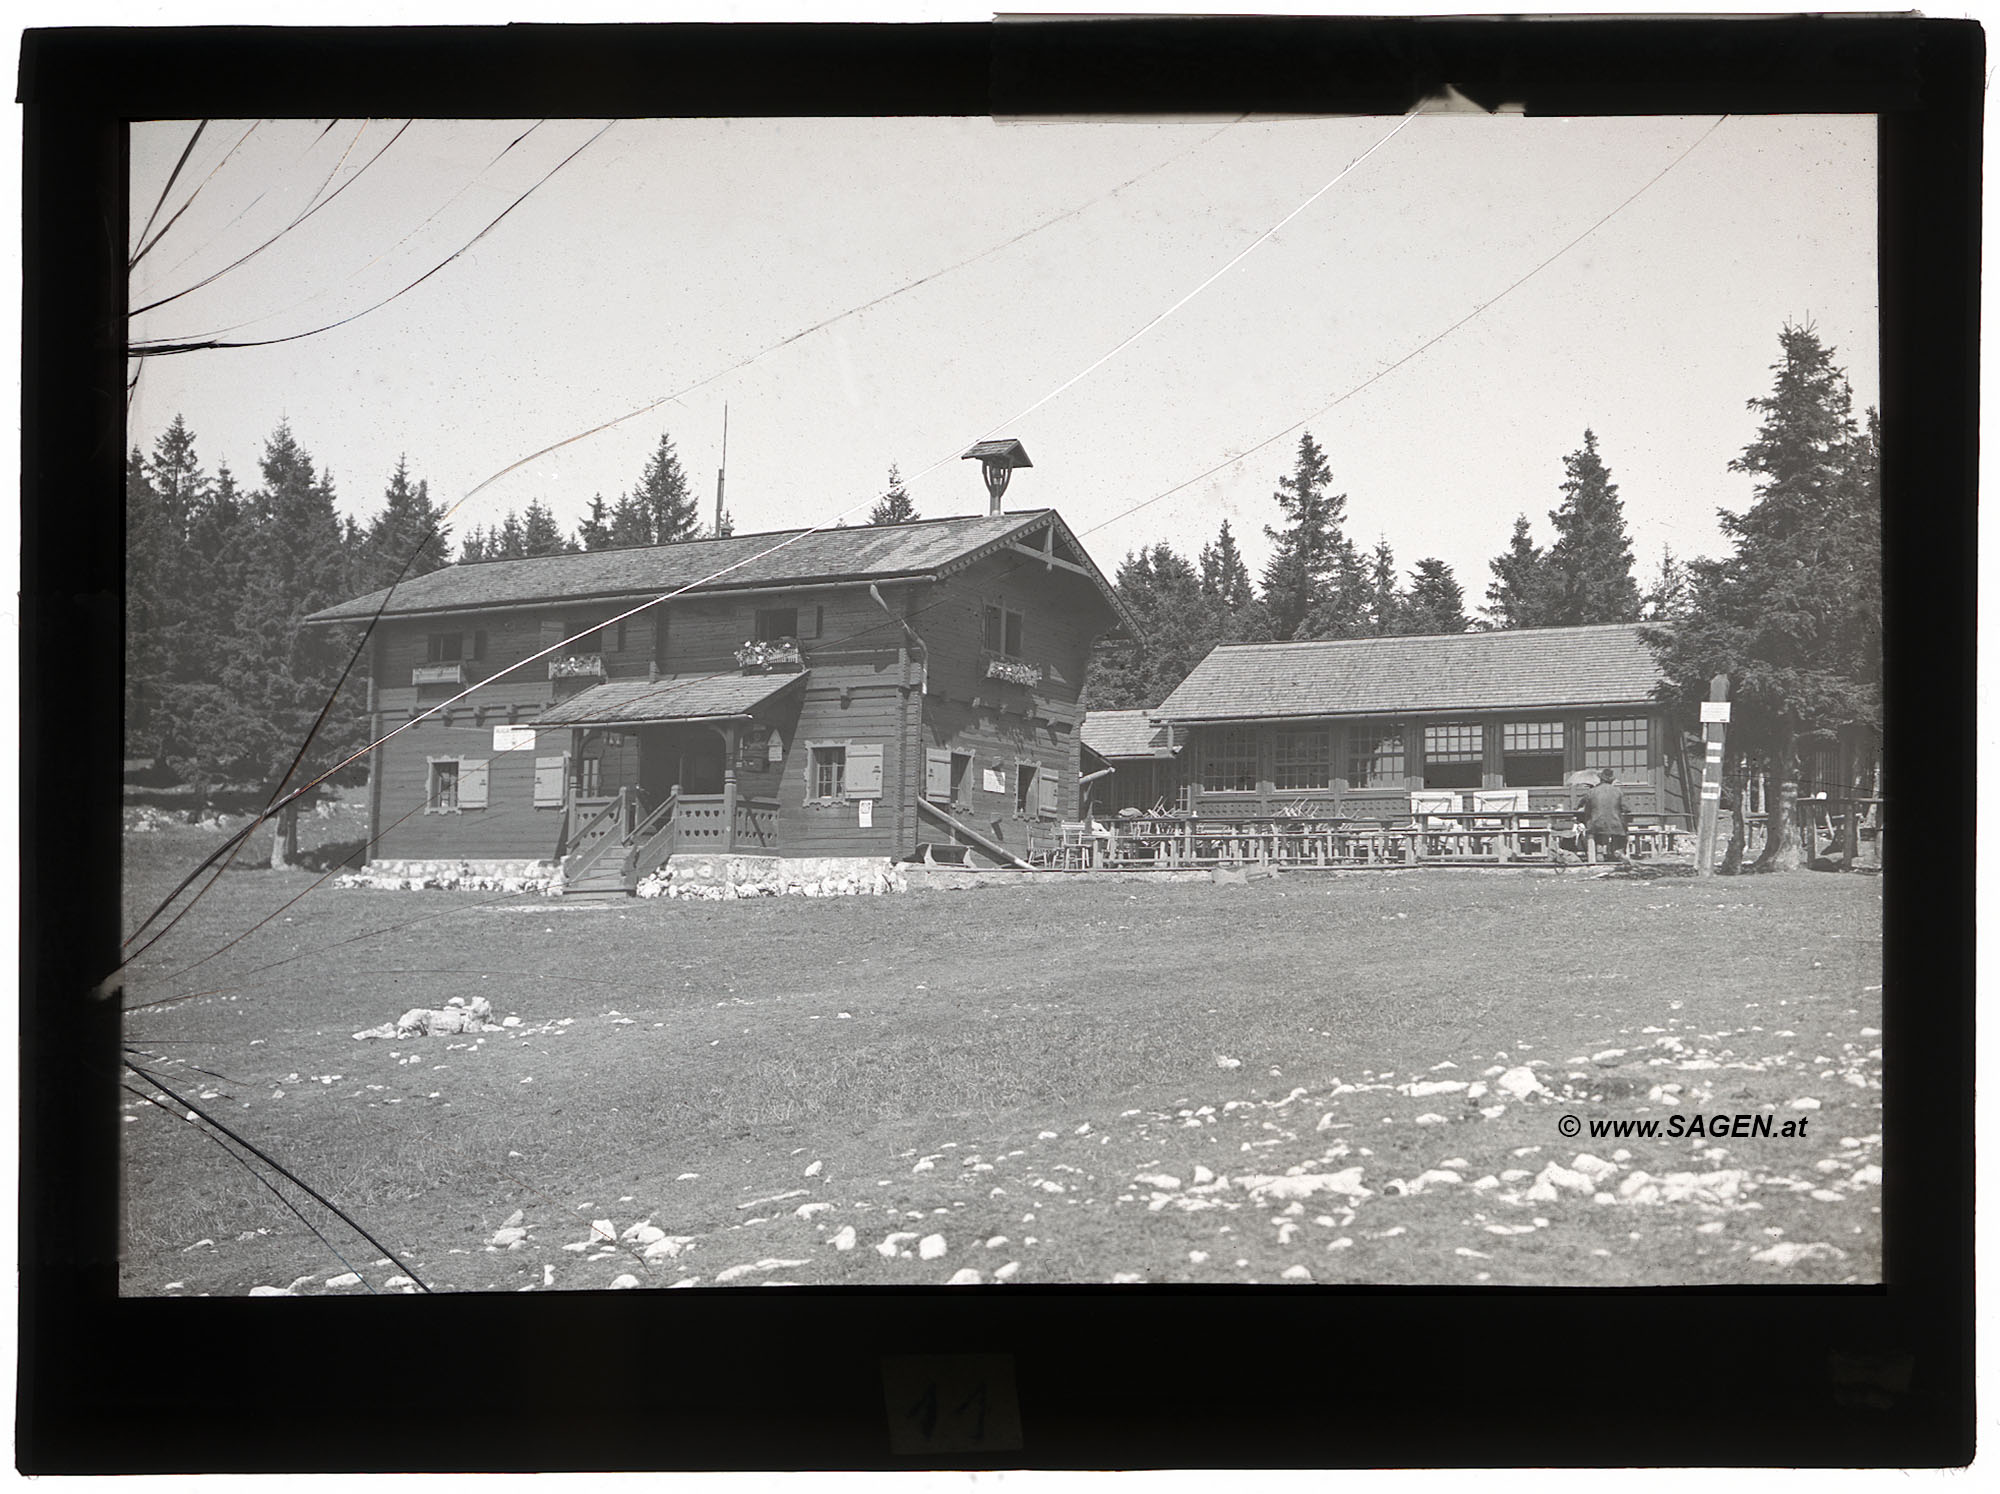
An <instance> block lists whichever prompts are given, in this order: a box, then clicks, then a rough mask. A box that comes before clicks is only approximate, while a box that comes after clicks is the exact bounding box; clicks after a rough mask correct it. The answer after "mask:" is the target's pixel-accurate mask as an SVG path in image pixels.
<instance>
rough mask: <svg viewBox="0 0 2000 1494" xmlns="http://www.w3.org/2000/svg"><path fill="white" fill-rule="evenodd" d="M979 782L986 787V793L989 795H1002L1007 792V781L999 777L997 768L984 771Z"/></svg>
mask: <svg viewBox="0 0 2000 1494" xmlns="http://www.w3.org/2000/svg"><path fill="white" fill-rule="evenodd" d="M981 781H982V782H983V783H984V784H985V785H986V792H987V793H989V794H1004V793H1006V792H1007V780H1006V779H1004V778H1002V777H1001V776H1000V770H999V769H998V768H988V769H986V770H985V776H984V778H983V779H982V780H981Z"/></svg>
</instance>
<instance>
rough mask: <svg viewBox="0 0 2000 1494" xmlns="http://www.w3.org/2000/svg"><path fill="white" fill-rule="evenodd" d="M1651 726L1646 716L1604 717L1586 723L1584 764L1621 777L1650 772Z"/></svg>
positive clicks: (1584, 727)
mask: <svg viewBox="0 0 2000 1494" xmlns="http://www.w3.org/2000/svg"><path fill="white" fill-rule="evenodd" d="M1650 726H1651V723H1650V722H1649V721H1648V720H1647V719H1646V718H1645V717H1644V716H1600V717H1597V718H1596V719H1594V720H1586V721H1585V722H1584V723H1583V765H1584V766H1585V767H1586V768H1591V769H1596V768H1610V769H1611V770H1612V771H1613V772H1615V773H1618V774H1620V775H1621V776H1622V775H1623V774H1626V773H1643V772H1645V771H1646V767H1647V762H1646V755H1647V748H1648V747H1649V746H1650V744H1651V733H1650V731H1649V729H1648V728H1649V727H1650Z"/></svg>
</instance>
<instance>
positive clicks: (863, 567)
mask: <svg viewBox="0 0 2000 1494" xmlns="http://www.w3.org/2000/svg"><path fill="white" fill-rule="evenodd" d="M1047 524H1053V525H1054V526H1055V529H1056V533H1057V535H1058V536H1060V537H1061V538H1062V539H1063V541H1064V542H1065V543H1067V544H1068V545H1069V546H1070V547H1071V548H1072V549H1073V550H1074V551H1075V553H1076V554H1077V555H1078V556H1081V557H1083V559H1084V563H1085V565H1086V566H1088V567H1089V570H1090V574H1091V577H1092V579H1093V580H1095V581H1096V583H1097V588H1098V590H1099V591H1100V592H1101V593H1102V594H1103V596H1104V598H1105V601H1106V604H1107V606H1108V607H1109V608H1110V609H1111V610H1112V611H1113V612H1114V614H1116V615H1117V617H1118V618H1119V620H1120V621H1121V622H1124V621H1126V617H1125V613H1124V611H1123V609H1122V608H1121V607H1120V606H1119V604H1118V602H1117V600H1116V598H1115V596H1114V594H1113V593H1112V590H1111V585H1110V583H1109V582H1108V581H1106V580H1105V579H1104V576H1103V574H1102V573H1101V572H1099V571H1098V570H1097V568H1096V567H1095V566H1094V565H1091V564H1090V561H1089V557H1088V556H1086V555H1085V554H1084V550H1083V546H1082V545H1080V544H1078V543H1077V541H1076V536H1075V535H1073V534H1071V533H1070V532H1069V527H1068V526H1067V525H1065V524H1064V523H1063V521H1062V517H1061V515H1059V514H1057V513H1056V512H1055V510H1054V509H1046V508H1044V509H1032V510H1029V511H1026V512H1021V513H1002V514H979V515H976V516H973V517H968V518H952V519H920V520H917V521H915V522H913V523H909V524H871V525H862V526H858V527H856V528H852V529H821V530H803V529H788V530H778V531H775V532H773V533H770V534H737V535H731V536H730V537H729V538H728V539H710V540H688V541H685V542H683V543H681V544H678V545H648V546H640V547H636V548H633V549H626V550H591V551H586V552H584V553H582V554H577V555H540V556H536V557H534V558H533V559H530V560H489V561H482V562H479V563H476V564H472V565H453V566H446V567H445V568H444V569H443V570H439V571H433V572H431V573H430V574H429V575H427V576H418V577H416V578H414V579H412V580H409V581H405V582H404V583H403V584H402V585H400V586H398V587H396V588H394V595H393V596H390V595H389V593H388V592H386V591H377V592H371V593H369V594H368V595H367V596H364V597H356V598H355V599H354V600H352V601H348V602H342V603H340V604H339V605H337V606H333V607H328V608H326V609H325V610H324V611H320V612H315V613H314V614H313V615H312V616H311V617H309V618H307V619H306V621H307V622H314V623H331V622H365V621H367V620H368V619H369V618H372V617H373V616H374V615H375V611H376V609H377V608H378V607H380V606H381V605H382V601H383V598H384V597H385V596H388V597H389V606H388V607H387V609H386V610H385V612H384V614H383V615H384V616H387V617H398V616H406V615H409V614H413V613H437V612H467V611H473V610H477V609H481V608H491V607H508V606H522V605H527V604H532V603H535V602H548V601H564V602H569V601H582V600H587V599H591V598H611V597H629V598H632V599H633V600H635V601H636V600H637V599H639V598H641V597H649V596H659V595H660V594H662V593H663V592H669V591H674V590H677V589H679V588H681V587H692V588H693V589H694V590H696V591H698V592H725V591H745V590H755V589H757V588H759V587H770V586H783V585H791V584H797V583H810V582H814V581H829V582H831V581H878V580H887V579H890V578H892V577H912V578H914V577H925V578H934V577H939V576H944V575H949V574H950V573H951V572H953V571H956V570H959V569H961V568H962V567H964V566H967V565H971V564H972V563H973V562H974V561H977V560H979V559H982V558H983V557H985V556H986V555H988V554H990V553H992V552H993V551H995V550H998V549H1000V548H1002V547H1003V546H1004V545H1006V543H1007V542H1008V541H1009V540H1012V539H1016V538H1018V537H1020V536H1021V535H1023V534H1026V533H1029V532H1031V531H1035V530H1039V529H1041V528H1042V527H1043V526H1044V525H1047ZM732 567H734V568H733V569H731V568H732ZM717 572H726V574H722V575H717V574H716V573H717ZM712 576H713V577H714V578H715V579H713V580H710V579H708V578H710V577H712Z"/></svg>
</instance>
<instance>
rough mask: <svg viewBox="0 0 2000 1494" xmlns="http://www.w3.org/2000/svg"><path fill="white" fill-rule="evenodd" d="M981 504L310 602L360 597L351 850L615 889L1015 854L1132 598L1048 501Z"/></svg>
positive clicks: (332, 616) (1070, 778)
mask: <svg viewBox="0 0 2000 1494" xmlns="http://www.w3.org/2000/svg"><path fill="white" fill-rule="evenodd" d="M982 455H983V453H982ZM1022 464H1025V458H1024V457H1023V458H1022V460H1021V461H1020V462H1017V463H1016V465H1022ZM989 465H991V464H990V463H989ZM1003 485H1004V480H1003ZM989 486H990V484H989ZM994 508H995V511H994V512H991V513H987V514H982V515H977V516H972V517H964V518H946V519H930V520H920V521H916V522H912V523H907V524H895V525H877V526H868V527H857V528H851V529H829V530H819V531H803V530H792V531H781V532H776V533H769V534H746V535H734V536H731V537H728V538H725V539H712V540H695V541H689V542H686V543H682V544H675V545H663V546H653V547H644V548H634V549H622V550H601V551H593V552H586V553H582V554H570V555H551V556H542V557H537V558H533V559H526V560H503V561H487V562H480V563H475V564H470V565H455V566H449V567H447V568H445V569H443V570H439V571H436V572H433V573H431V574H430V575H426V576H422V577H418V578H416V579H414V580H410V581H406V582H404V583H403V584H402V585H400V586H397V587H395V588H393V590H392V591H389V592H377V593H373V594H371V595H368V596H363V597H357V598H355V599H354V600H352V601H349V602H345V603H343V604H341V605H339V606H337V607H331V608H328V609H326V610H325V611H322V612H320V613H317V614H315V615H314V616H313V617H312V618H310V619H308V621H309V622H311V623H314V624H318V625H322V626H331V625H355V624H366V623H368V622H369V621H370V620H371V619H377V618H378V614H379V620H377V622H376V627H375V631H374V635H373V640H372V644H371V648H370V654H369V659H370V665H371V678H370V685H369V697H368V710H369V713H370V719H371V725H372V730H373V734H374V737H375V738H376V739H378V740H379V739H381V738H384V737H387V740H386V741H382V743H381V745H380V746H378V747H377V748H376V749H375V751H374V753H373V754H372V761H371V770H372V771H371V773H370V779H369V793H370V805H369V810H370V825H369V831H370V844H371V848H372V849H371V853H370V856H371V864H372V865H374V866H382V867H385V868H386V869H389V870H392V871H393V870H394V869H395V868H396V867H397V866H398V865H399V864H417V863H436V862H441V861H443V862H455V863H463V864H464V865H466V866H467V867H469V868H471V869H473V870H475V871H481V872H487V873H501V874H512V873H522V872H532V870H533V869H534V868H536V867H538V866H540V867H545V866H546V865H547V864H549V863H551V862H559V863H562V864H563V865H564V866H565V869H566V872H567V873H568V874H569V876H570V881H571V886H572V887H573V888H574V887H578V886H583V887H589V888H593V889H602V890H611V889H614V888H621V887H622V888H624V889H627V890H630V889H631V888H633V887H634V886H635V885H636V884H637V882H638V880H639V879H640V878H643V877H645V876H646V875H648V874H649V873H650V872H652V871H654V870H656V869H657V868H659V867H660V866H662V865H664V864H665V863H666V862H667V861H668V860H669V858H671V857H673V856H676V855H683V854H688V853H696V852H702V853H712V854H723V855H757V856H777V857H801V858H826V857H839V858H892V857H902V856H906V855H909V854H911V853H912V852H914V851H915V850H916V849H917V848H918V847H919V846H920V845H924V844H926V843H929V844H937V845H948V844H957V845H962V846H965V847H968V848H970V852H971V854H973V855H974V856H975V857H976V858H978V859H979V860H982V861H987V862H993V863H1001V864H1006V863H1011V862H1012V861H1014V860H1015V859H1017V858H1025V857H1026V856H1027V854H1028V853H1029V852H1030V850H1031V849H1032V848H1033V847H1035V846H1036V845H1038V844H1048V843H1050V842H1052V841H1053V839H1054V834H1055V826H1056V824H1057V822H1058V821H1059V819H1061V818H1062V817H1063V816H1064V815H1065V813H1066V812H1067V810H1068V807H1069V806H1071V805H1073V804H1074V802H1075V799H1076V793H1077V779H1078V776H1079V772H1078V759H1079V750H1080V748H1079V742H1080V733H1079V726H1080V724H1081V721H1082V716H1083V712H1082V709H1081V706H1080V705H1079V696H1080V693H1081V690H1082V687H1083V677H1084V670H1085V667H1086V665H1087V663H1088V661H1089V658H1090V653H1091V647H1092V644H1093V643H1094V642H1095V640H1096V639H1098V638H1099V637H1100V636H1103V635H1105V634H1108V633H1112V632H1114V631H1117V630H1120V629H1122V628H1123V627H1124V626H1125V625H1126V616H1125V613H1124V611H1123V609H1122V607H1121V605H1120V603H1119V602H1118V600H1117V598H1116V596H1115V594H1114V593H1113V591H1112V588H1111V586H1110V584H1109V583H1108V582H1107V581H1106V580H1105V578H1104V576H1103V575H1102V574H1101V573H1100V572H1099V571H1098V569H1097V567H1096V565H1095V564H1093V562H1092V561H1091V559H1090V557H1089V556H1088V555H1087V554H1086V553H1085V552H1084V549H1083V547H1082V545H1081V544H1079V543H1078V541H1077V539H1076V537H1075V536H1074V535H1073V534H1072V533H1071V532H1070V530H1069V528H1068V527H1067V526H1066V525H1065V524H1064V523H1063V521H1062V519H1061V517H1060V516H1059V515H1057V514H1056V513H1055V511H1054V510H1052V509H1039V510H1032V511H1027V512H1018V513H1005V512H1000V511H998V495H997V493H996V495H995V499H994ZM672 592H681V593H682V594H680V595H675V596H673V597H672V598H671V599H670V600H666V601H660V602H654V601H653V600H652V599H653V598H656V597H661V596H663V595H665V594H667V593H672ZM399 727H401V728H405V729H403V730H401V731H396V728H399ZM392 732H394V733H395V734H394V735H390V733H392Z"/></svg>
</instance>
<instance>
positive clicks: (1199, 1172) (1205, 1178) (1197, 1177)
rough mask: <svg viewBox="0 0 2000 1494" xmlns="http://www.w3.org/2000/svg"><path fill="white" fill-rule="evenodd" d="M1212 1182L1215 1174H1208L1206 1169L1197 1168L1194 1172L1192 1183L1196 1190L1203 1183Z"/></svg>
mask: <svg viewBox="0 0 2000 1494" xmlns="http://www.w3.org/2000/svg"><path fill="white" fill-rule="evenodd" d="M1214 1181H1215V1174H1214V1173H1212V1172H1210V1171H1209V1170H1208V1169H1207V1168H1206V1167H1197V1168H1196V1169H1195V1170H1194V1183H1195V1186H1196V1187H1197V1188H1199V1187H1201V1186H1202V1185H1203V1184H1205V1183H1212V1182H1214Z"/></svg>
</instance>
